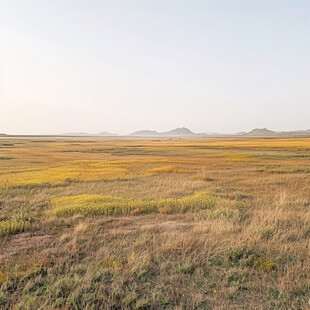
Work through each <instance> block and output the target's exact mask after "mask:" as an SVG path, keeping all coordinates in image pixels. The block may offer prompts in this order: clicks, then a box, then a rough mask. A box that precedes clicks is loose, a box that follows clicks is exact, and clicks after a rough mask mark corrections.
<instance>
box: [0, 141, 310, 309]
mask: <svg viewBox="0 0 310 310" xmlns="http://www.w3.org/2000/svg"><path fill="white" fill-rule="evenodd" d="M309 254H310V138H298V139H294V138H287V139H285V138H281V139H280V138H269V139H268V138H252V139H246V138H238V139H236V138H234V139H232V138H221V139H216V138H172V139H168V138H166V139H155V138H154V139H137V138H135V139H130V138H90V137H88V138H78V137H75V138H65V137H62V138H60V137H58V138H53V137H48V138H47V137H15V138H13V137H12V138H10V137H3V138H0V308H1V309H309V308H310V255H309Z"/></svg>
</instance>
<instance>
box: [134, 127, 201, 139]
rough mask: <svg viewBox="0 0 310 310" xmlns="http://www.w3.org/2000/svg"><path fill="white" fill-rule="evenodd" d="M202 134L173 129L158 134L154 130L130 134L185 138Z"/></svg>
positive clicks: (183, 129) (186, 129) (184, 129)
mask: <svg viewBox="0 0 310 310" xmlns="http://www.w3.org/2000/svg"><path fill="white" fill-rule="evenodd" d="M200 135H203V134H197V133H194V132H192V131H191V130H189V129H188V128H185V127H182V128H175V129H173V130H170V131H166V132H158V131H154V130H139V131H136V132H133V133H131V134H130V136H134V137H142V136H144V137H186V136H200Z"/></svg>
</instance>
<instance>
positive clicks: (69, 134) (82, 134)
mask: <svg viewBox="0 0 310 310" xmlns="http://www.w3.org/2000/svg"><path fill="white" fill-rule="evenodd" d="M60 136H66V137H112V136H117V134H114V133H109V132H107V131H102V132H99V133H94V134H92V133H87V132H66V133H64V134H61V135H60Z"/></svg>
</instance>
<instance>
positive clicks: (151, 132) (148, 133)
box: [129, 130, 161, 137]
mask: <svg viewBox="0 0 310 310" xmlns="http://www.w3.org/2000/svg"><path fill="white" fill-rule="evenodd" d="M160 135H161V133H160V132H158V131H155V130H139V131H135V132H133V133H131V134H130V135H129V136H135V137H137V136H150V137H152V136H153V137H155V136H160Z"/></svg>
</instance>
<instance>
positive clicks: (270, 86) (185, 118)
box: [0, 0, 310, 134]
mask: <svg viewBox="0 0 310 310" xmlns="http://www.w3.org/2000/svg"><path fill="white" fill-rule="evenodd" d="M180 126H186V127H189V128H190V129H192V130H194V131H196V132H206V131H216V132H237V131H241V130H250V129H252V128H254V127H268V128H270V129H273V130H292V129H309V128H310V1H309V0H226V1H225V0H213V1H211V0H210V1H208V0H201V1H200V0H193V1H189V0H187V1H185V0H184V1H183V0H174V1H172V0H153V1H151V0H149V1H148V0H140V1H137V0H130V1H129V0H127V1H125V0H124V1H121V0H109V1H107V0H106V1H105V0H94V1H90V0H84V1H81V0H66V1H64V0H37V1H34V0H20V1H17V0H0V132H5V133H12V134H40V133H41V134H46V133H62V132H68V131H88V132H99V131H103V130H107V131H110V132H117V133H121V134H125V133H130V132H132V131H135V130H138V129H154V130H159V131H165V130H169V129H172V128H174V127H180Z"/></svg>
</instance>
